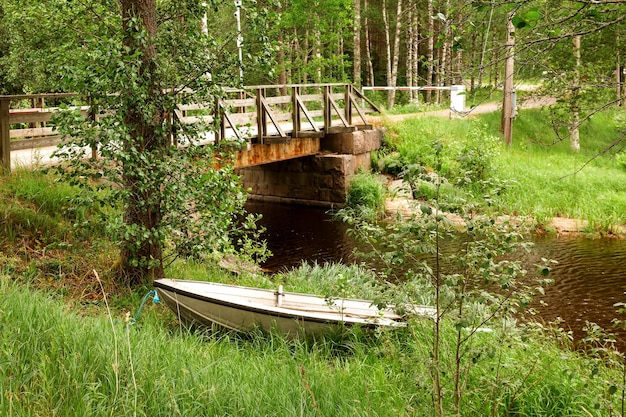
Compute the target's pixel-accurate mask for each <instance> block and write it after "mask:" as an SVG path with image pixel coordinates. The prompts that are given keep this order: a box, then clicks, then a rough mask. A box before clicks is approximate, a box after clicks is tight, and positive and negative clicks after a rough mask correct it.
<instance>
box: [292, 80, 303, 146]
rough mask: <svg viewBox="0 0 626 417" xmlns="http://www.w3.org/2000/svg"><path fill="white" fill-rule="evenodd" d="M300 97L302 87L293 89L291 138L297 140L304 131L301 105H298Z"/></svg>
mask: <svg viewBox="0 0 626 417" xmlns="http://www.w3.org/2000/svg"><path fill="white" fill-rule="evenodd" d="M299 95H300V87H298V86H293V87H291V123H292V127H293V129H292V133H291V137H294V138H297V137H299V135H300V130H301V129H302V120H301V119H300V105H299V104H298V96H299Z"/></svg>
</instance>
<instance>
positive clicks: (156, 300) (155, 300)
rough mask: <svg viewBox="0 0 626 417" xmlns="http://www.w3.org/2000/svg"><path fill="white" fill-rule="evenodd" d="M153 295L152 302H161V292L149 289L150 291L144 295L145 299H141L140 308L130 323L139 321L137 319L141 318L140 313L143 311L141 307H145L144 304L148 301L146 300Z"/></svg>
mask: <svg viewBox="0 0 626 417" xmlns="http://www.w3.org/2000/svg"><path fill="white" fill-rule="evenodd" d="M151 295H152V296H153V297H152V302H154V303H160V302H161V300H160V299H159V294H158V293H157V292H156V290H150V291H148V293H147V294H146V295H145V296H144V297H143V300H142V301H141V305H140V306H139V310H138V311H137V314H135V317H133V319H132V320H131V322H130V324H134V323H135V322H136V321H137V319H138V318H139V314H140V313H141V309H142V308H143V305H144V304H145V303H146V300H147V299H148V297H150V296H151Z"/></svg>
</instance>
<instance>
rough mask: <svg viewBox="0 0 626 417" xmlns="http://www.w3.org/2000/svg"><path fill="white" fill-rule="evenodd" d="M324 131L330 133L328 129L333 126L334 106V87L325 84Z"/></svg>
mask: <svg viewBox="0 0 626 417" xmlns="http://www.w3.org/2000/svg"><path fill="white" fill-rule="evenodd" d="M323 88H324V132H326V133H328V130H329V129H330V127H331V126H332V107H331V104H330V98H331V97H330V95H331V94H332V87H331V86H329V85H325V86H324V87H323Z"/></svg>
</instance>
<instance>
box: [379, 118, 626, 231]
mask: <svg viewBox="0 0 626 417" xmlns="http://www.w3.org/2000/svg"><path fill="white" fill-rule="evenodd" d="M622 118H623V116H622V111H621V110H614V111H608V112H606V113H604V114H598V115H596V116H594V117H593V118H592V119H591V122H590V123H588V124H586V125H584V126H583V127H582V128H581V151H580V152H579V153H575V152H572V151H571V150H570V148H569V143H568V141H567V139H566V140H563V141H559V140H558V137H557V136H556V135H555V133H554V132H553V131H552V128H551V124H550V118H549V114H548V112H547V111H546V110H540V109H533V110H523V111H522V112H521V113H520V116H519V117H518V118H517V119H516V120H515V124H514V136H513V145H512V146H510V147H506V146H504V145H502V150H501V152H500V153H499V155H498V156H497V157H496V158H495V159H494V160H493V166H494V168H495V170H494V173H493V177H494V178H497V179H499V180H504V181H506V182H507V187H508V188H507V190H506V191H505V192H503V193H500V194H499V195H498V196H497V197H495V198H491V199H490V201H489V203H490V206H489V207H486V206H485V208H486V209H488V210H491V211H497V212H501V213H507V214H514V215H524V216H533V217H535V218H536V219H537V220H539V221H540V222H545V221H547V220H549V219H550V218H551V217H555V216H561V217H569V218H575V219H581V220H587V221H588V222H589V223H590V225H591V228H593V229H598V228H599V229H600V230H607V229H608V228H611V227H614V226H617V225H622V224H624V223H625V222H626V170H624V169H623V168H621V167H620V165H619V163H617V161H616V160H615V156H614V151H613V153H612V152H606V153H605V151H606V150H607V149H609V148H610V147H611V145H612V144H613V143H614V142H615V141H617V140H619V139H620V137H621V133H620V132H619V131H618V128H619V126H620V123H621V122H620V120H621V119H622ZM476 126H479V127H478V128H480V129H482V130H483V132H484V135H499V126H500V115H499V113H492V114H486V115H481V116H479V117H477V118H476V119H473V120H444V119H435V118H412V119H409V120H405V121H404V122H401V123H399V124H398V125H396V126H390V129H391V134H390V136H389V139H388V140H389V141H390V143H392V144H393V146H395V147H396V148H397V149H398V151H399V152H400V154H401V155H402V158H404V160H405V162H410V161H417V162H419V163H422V164H425V165H426V166H428V167H430V168H431V169H432V167H433V165H434V163H433V152H432V150H431V147H432V143H433V141H434V140H438V141H439V142H440V143H443V144H445V146H446V149H447V150H446V151H445V152H447V154H446V157H445V158H444V160H443V164H442V168H443V170H444V174H446V170H448V171H449V169H450V166H451V165H454V163H455V161H454V155H455V152H456V150H458V149H459V147H460V144H462V143H463V142H464V141H465V140H466V138H467V137H468V133H469V132H470V130H471V129H473V128H475V127H476ZM616 149H620V147H617V148H616ZM479 202H480V200H479Z"/></svg>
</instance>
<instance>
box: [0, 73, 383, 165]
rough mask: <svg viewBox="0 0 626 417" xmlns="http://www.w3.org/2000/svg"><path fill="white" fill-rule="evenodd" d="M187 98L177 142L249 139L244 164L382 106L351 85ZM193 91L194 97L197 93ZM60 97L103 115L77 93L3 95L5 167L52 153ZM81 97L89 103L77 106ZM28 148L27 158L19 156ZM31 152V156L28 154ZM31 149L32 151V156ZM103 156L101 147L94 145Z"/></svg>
mask: <svg viewBox="0 0 626 417" xmlns="http://www.w3.org/2000/svg"><path fill="white" fill-rule="evenodd" d="M184 94H189V92H187V93H183V94H181V100H180V101H181V103H182V102H187V104H179V105H178V107H177V109H176V110H175V111H174V114H172V115H171V117H172V126H173V129H172V132H171V135H172V144H181V143H182V144H184V143H185V142H193V143H194V144H201V145H202V144H207V143H219V142H221V141H228V140H236V141H239V142H245V143H246V145H247V146H245V147H244V148H245V149H244V150H242V151H240V152H239V153H238V155H237V162H236V165H237V166H238V167H245V166H252V165H258V164H264V163H268V162H274V161H280V160H286V159H291V158H297V157H300V156H305V155H312V154H315V153H318V152H320V145H319V143H320V139H322V138H324V137H326V136H327V135H330V134H338V133H344V132H354V131H357V130H368V129H371V128H372V127H371V125H370V124H369V123H368V121H367V114H368V113H372V112H378V111H379V110H378V108H377V107H376V106H375V105H374V104H373V103H372V102H371V101H370V100H368V99H367V98H366V97H365V96H364V95H363V94H362V93H361V92H360V91H359V90H358V89H356V88H354V87H353V86H352V85H350V84H306V85H302V84H293V85H267V86H250V87H244V88H242V89H226V90H225V95H224V96H223V97H221V98H219V99H217V100H216V101H215V102H213V103H195V102H193V101H191V102H189V96H187V97H185V95H184ZM191 97H193V96H191ZM61 103H72V104H73V106H72V108H74V109H77V110H80V112H81V113H82V114H83V115H84V117H86V118H88V117H92V118H97V117H101V116H99V115H98V112H96V111H94V110H93V109H92V108H91V107H90V106H89V105H88V104H87V103H88V101H87V100H86V99H84V98H83V97H81V96H79V95H77V94H70V93H63V94H28V95H13V96H10V95H0V160H1V162H2V171H3V172H5V173H9V172H10V170H11V167H12V166H13V167H14V166H16V165H29V162H28V160H29V159H30V160H31V162H30V163H31V164H32V158H33V152H37V153H38V154H39V159H40V162H42V163H54V161H46V160H45V158H46V157H49V155H51V154H52V152H53V150H54V149H56V146H57V145H58V144H59V143H60V142H61V140H62V138H61V137H60V136H59V134H58V132H57V131H56V130H55V128H54V125H53V124H52V122H51V118H52V115H53V114H54V113H55V112H57V111H59V105H60V104H61ZM76 103H84V104H83V105H76ZM193 123H198V124H202V125H204V126H206V128H207V129H205V130H204V131H205V133H204V134H203V137H201V138H199V140H197V138H196V139H194V141H191V140H190V139H188V138H185V137H184V136H183V134H182V133H178V132H183V131H184V130H183V129H180V128H181V127H182V125H184V124H193ZM20 153H21V155H22V156H21V157H20ZM24 155H26V156H24ZM28 155H30V157H29V156H28ZM92 156H94V157H96V156H97V149H95V148H94V149H92Z"/></svg>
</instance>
